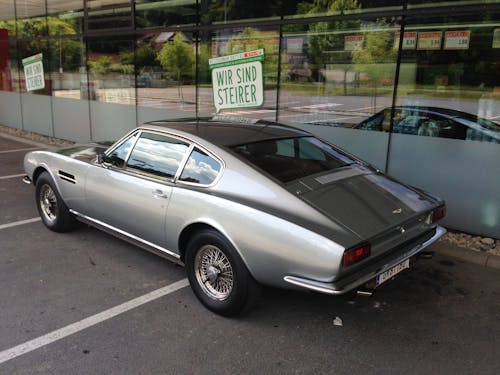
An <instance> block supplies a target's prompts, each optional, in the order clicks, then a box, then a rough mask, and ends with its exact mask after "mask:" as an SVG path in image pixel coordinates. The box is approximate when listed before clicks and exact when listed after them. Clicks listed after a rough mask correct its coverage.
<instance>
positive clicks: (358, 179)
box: [24, 117, 445, 315]
mask: <svg viewBox="0 0 500 375" xmlns="http://www.w3.org/2000/svg"><path fill="white" fill-rule="evenodd" d="M24 166H25V170H26V173H27V176H26V177H25V178H24V180H25V182H28V183H33V184H34V185H35V186H36V204H37V208H38V211H39V213H40V216H41V218H42V220H43V223H44V224H45V225H46V226H47V227H48V228H49V229H51V230H54V231H57V232H64V231H68V230H70V229H72V228H74V227H75V223H76V220H79V221H83V222H85V223H88V224H90V225H93V226H95V227H98V228H100V229H103V230H105V231H107V232H110V233H112V234H114V235H117V236H119V237H121V238H123V239H125V240H128V241H131V242H133V243H135V244H137V245H139V246H141V247H143V248H145V249H147V250H150V251H152V252H154V253H156V254H159V255H161V256H163V257H166V258H169V259H171V260H173V261H175V262H178V263H182V264H184V265H185V266H186V270H187V275H188V278H189V282H190V284H191V287H192V289H193V291H194V293H195V294H196V296H197V297H198V298H199V300H200V301H201V302H202V303H203V304H204V305H205V306H206V307H207V308H208V309H210V310H212V311H214V312H216V313H219V314H222V315H234V314H237V313H239V312H241V311H242V310H244V309H246V308H247V307H248V306H250V305H251V304H252V302H254V301H255V300H256V297H257V296H258V294H259V290H260V285H271V286H275V287H284V288H286V287H293V288H305V289H309V290H313V291H317V292H322V293H328V294H332V295H338V294H343V293H346V292H349V291H355V290H357V289H359V288H365V287H370V288H375V287H377V286H378V285H380V284H382V283H384V282H385V281H387V280H389V279H392V278H393V277H394V276H395V275H396V274H397V273H399V272H401V271H403V270H404V269H406V268H408V267H410V261H411V260H413V259H414V258H415V255H416V254H417V253H419V252H420V251H421V250H422V249H423V248H425V247H426V246H428V245H429V244H431V243H432V242H434V241H436V240H437V239H438V238H439V237H441V236H442V235H443V234H444V233H445V230H444V229H443V228H442V227H440V226H438V225H437V221H438V220H439V219H441V218H442V217H443V216H444V214H445V205H444V202H443V201H442V200H441V199H439V198H436V197H434V196H432V195H429V194H428V193H425V192H422V191H420V190H418V189H416V188H413V187H410V186H407V185H404V184H402V183H400V182H397V181H395V180H393V179H392V178H390V177H388V176H385V175H383V174H382V173H380V172H379V171H378V170H376V169H374V168H372V167H370V166H369V165H367V164H366V163H364V162H363V161H361V160H359V159H357V158H355V157H354V156H352V155H349V154H348V153H346V152H344V151H343V150H341V149H339V148H337V147H335V146H333V145H331V144H329V143H327V142H325V141H322V140H320V139H318V138H315V137H314V136H312V135H311V134H309V133H307V132H304V131H302V130H298V129H295V128H292V127H288V126H284V125H280V124H276V123H269V122H262V121H258V122H256V123H238V122H235V121H234V120H233V122H226V121H225V120H224V119H223V118H220V117H219V118H213V119H204V120H186V121H176V122H169V121H158V122H150V123H148V124H145V125H143V126H140V127H138V128H137V129H134V130H133V131H131V132H130V133H128V134H127V135H125V136H124V137H123V138H122V139H120V140H119V141H117V142H116V143H114V144H113V145H112V146H110V147H109V148H106V147H104V146H102V145H99V144H91V145H81V146H74V147H70V148H65V149H61V150H59V151H56V152H49V151H34V152H30V153H28V154H27V155H26V157H25V160H24Z"/></svg>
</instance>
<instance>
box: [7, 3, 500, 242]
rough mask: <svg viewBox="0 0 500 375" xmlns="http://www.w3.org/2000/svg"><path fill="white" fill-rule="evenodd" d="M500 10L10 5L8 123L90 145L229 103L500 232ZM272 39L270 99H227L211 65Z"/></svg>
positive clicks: (268, 45) (267, 49) (480, 6)
mask: <svg viewBox="0 0 500 375" xmlns="http://www.w3.org/2000/svg"><path fill="white" fill-rule="evenodd" d="M499 15H500V3H499V2H498V1H495V0H482V1H480V0H477V1H475V0H464V1H429V0H391V1H373V0H372V1H368V0H366V1H365V0H303V1H297V0H265V1H262V0H254V1H244V0H233V1H227V0H166V1H155V0H149V1H148V0H143V1H141V0H136V1H133V0H130V1H126V0H65V1H63V0H45V1H35V0H0V123H1V124H4V125H7V126H10V127H15V128H21V129H24V130H28V131H33V132H37V133H41V134H45V135H50V136H55V137H59V138H65V139H70V140H74V141H78V142H84V141H88V140H93V141H101V140H112V139H115V138H117V137H118V136H120V135H122V134H123V133H124V132H126V131H128V130H130V129H132V128H134V127H135V126H136V125H137V124H139V123H142V122H145V121H150V120H155V119H163V118H178V117H191V116H199V117H202V116H207V115H213V114H214V113H215V112H216V111H217V109H219V110H220V113H221V114H225V115H231V116H243V117H250V118H263V119H268V120H278V121H280V122H284V123H287V124H291V125H294V126H298V127H301V128H304V129H307V130H309V131H311V132H313V133H315V134H317V135H319V136H321V137H323V138H326V139H328V140H331V141H333V142H334V143H335V144H337V145H339V146H341V147H343V148H345V149H346V150H348V151H350V152H352V153H353V154H356V155H358V156H359V157H361V158H362V159H365V160H367V161H369V162H370V163H372V164H374V165H375V166H376V167H378V168H379V169H380V170H382V171H385V172H387V173H389V174H391V175H392V176H394V177H396V178H398V179H401V180H403V181H405V182H407V183H409V184H412V185H415V186H417V187H421V188H423V189H426V190H429V191H432V192H434V193H436V194H438V195H440V196H442V197H444V198H445V199H446V200H447V203H448V217H447V219H446V221H445V224H446V225H448V226H449V227H450V228H455V229H459V230H464V231H468V232H473V233H478V234H483V235H490V236H494V237H497V238H500V162H499V161H500V126H499V119H500V104H499V103H500V54H499V52H500V17H499ZM401 36H402V37H401ZM168 46H171V47H176V48H169V47H168ZM259 49H263V51H264V57H263V61H262V81H261V82H262V86H263V98H262V102H261V103H259V105H258V106H257V108H255V107H256V106H248V107H252V108H246V107H247V106H245V105H240V104H241V103H239V104H236V105H235V106H236V108H232V109H231V110H226V109H225V107H224V106H222V107H219V106H218V105H217V97H214V94H213V85H212V77H211V69H210V64H209V62H210V59H211V58H215V57H221V56H227V55H231V54H235V53H242V52H247V51H253V50H259ZM172 51H174V52H172ZM29 57H31V59H28V58H29ZM216 105H217V107H216Z"/></svg>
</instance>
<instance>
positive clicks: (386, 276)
mask: <svg viewBox="0 0 500 375" xmlns="http://www.w3.org/2000/svg"><path fill="white" fill-rule="evenodd" d="M407 268H410V259H406V260H405V261H404V262H403V263H399V264H397V265H395V266H394V267H392V268H390V269H388V270H387V271H385V272H382V273H381V274H380V275H378V276H377V277H376V279H375V284H376V285H377V286H379V285H380V284H382V283H385V282H386V281H387V280H390V279H392V278H393V277H394V276H396V275H397V274H398V273H400V272H401V271H403V270H405V269H407Z"/></svg>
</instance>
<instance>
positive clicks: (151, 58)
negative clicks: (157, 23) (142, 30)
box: [120, 44, 159, 68]
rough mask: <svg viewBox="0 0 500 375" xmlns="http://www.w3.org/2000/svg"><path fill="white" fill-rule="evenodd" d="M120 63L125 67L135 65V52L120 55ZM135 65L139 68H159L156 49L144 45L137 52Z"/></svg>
mask: <svg viewBox="0 0 500 375" xmlns="http://www.w3.org/2000/svg"><path fill="white" fill-rule="evenodd" d="M120 63H121V64H123V65H134V52H133V51H132V52H122V53H120ZM135 64H136V66H137V67H138V68H141V67H145V66H158V65H159V62H158V60H157V59H156V51H155V49H154V48H153V47H152V46H151V45H149V44H144V45H142V46H140V47H138V48H137V49H136V50H135Z"/></svg>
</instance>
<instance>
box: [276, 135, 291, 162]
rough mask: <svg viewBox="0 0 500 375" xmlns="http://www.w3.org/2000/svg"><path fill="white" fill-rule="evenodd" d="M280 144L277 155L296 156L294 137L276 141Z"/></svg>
mask: <svg viewBox="0 0 500 375" xmlns="http://www.w3.org/2000/svg"><path fill="white" fill-rule="evenodd" d="M276 144H277V145H278V151H276V155H280V156H287V157H290V158H293V157H294V156H295V149H294V140H293V138H292V139H280V140H278V141H276Z"/></svg>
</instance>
